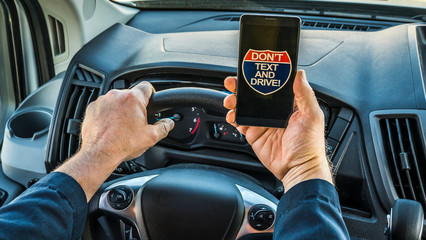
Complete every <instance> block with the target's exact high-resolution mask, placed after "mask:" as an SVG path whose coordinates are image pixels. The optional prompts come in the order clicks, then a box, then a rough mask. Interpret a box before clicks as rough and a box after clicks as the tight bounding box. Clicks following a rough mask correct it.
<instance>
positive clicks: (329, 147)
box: [325, 138, 339, 159]
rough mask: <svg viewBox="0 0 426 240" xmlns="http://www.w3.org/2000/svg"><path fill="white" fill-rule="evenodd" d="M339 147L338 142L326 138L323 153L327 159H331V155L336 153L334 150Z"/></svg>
mask: <svg viewBox="0 0 426 240" xmlns="http://www.w3.org/2000/svg"><path fill="white" fill-rule="evenodd" d="M338 145H339V142H338V141H336V140H334V139H332V138H327V144H326V146H325V153H326V154H327V156H328V158H329V159H333V155H334V153H335V152H336V148H337V146H338Z"/></svg>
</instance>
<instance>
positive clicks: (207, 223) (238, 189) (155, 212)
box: [88, 88, 278, 240]
mask: <svg viewBox="0 0 426 240" xmlns="http://www.w3.org/2000/svg"><path fill="white" fill-rule="evenodd" d="M225 96H227V94H226V93H223V92H220V91H216V90H211V89H204V88H175V89H168V90H163V91H159V92H156V93H154V94H153V95H152V97H151V99H150V103H149V105H148V114H153V113H156V112H160V111H164V110H168V109H171V108H176V107H193V106H196V107H202V108H206V109H211V110H214V111H216V112H221V113H224V114H225V113H226V112H227V110H226V109H225V108H224V107H223V106H222V104H223V99H224V97H225ZM277 203H278V200H277V199H276V198H275V197H274V196H273V195H272V194H271V193H269V192H267V191H266V190H265V189H264V188H263V187H262V186H261V184H260V183H259V182H258V181H257V180H256V179H254V178H252V177H250V176H248V175H246V174H243V173H240V172H237V171H234V170H230V169H225V168H221V167H214V166H209V165H202V164H178V165H173V166H171V167H167V168H163V169H156V170H151V171H146V172H142V173H137V174H133V175H129V176H126V177H123V178H120V179H116V180H114V181H111V182H107V183H105V184H103V185H102V187H101V188H100V189H99V190H98V191H97V193H96V194H95V195H94V197H93V198H92V200H91V201H90V203H89V214H88V223H90V222H93V220H94V219H96V218H98V217H99V216H103V215H108V216H109V217H110V218H113V219H116V220H118V219H119V220H121V221H123V222H125V223H127V224H129V225H131V226H133V227H134V228H135V229H136V230H137V234H138V235H139V237H140V239H150V240H163V239H185V240H192V239H197V240H198V239H212V240H213V239H214V240H217V239H272V233H273V231H274V223H275V215H276V209H277ZM89 228H90V226H89ZM104 228H105V227H104ZM90 235H91V237H92V238H95V239H96V238H97V237H96V234H95V231H93V230H90Z"/></svg>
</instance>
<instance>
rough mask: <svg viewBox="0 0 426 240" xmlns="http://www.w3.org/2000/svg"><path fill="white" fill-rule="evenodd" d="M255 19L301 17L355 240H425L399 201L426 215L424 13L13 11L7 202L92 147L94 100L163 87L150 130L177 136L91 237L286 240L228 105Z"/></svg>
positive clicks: (26, 4) (4, 20)
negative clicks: (86, 143) (158, 125)
mask: <svg viewBox="0 0 426 240" xmlns="http://www.w3.org/2000/svg"><path fill="white" fill-rule="evenodd" d="M244 13H254V14H274V15H290V16H298V17H299V18H300V19H301V20H302V25H301V36H300V47H299V60H298V69H303V70H305V71H306V75H307V78H308V81H309V83H310V85H311V86H312V88H313V89H314V91H315V94H316V97H317V99H318V103H319V105H320V107H321V110H322V111H323V113H324V118H325V123H326V127H325V136H326V152H327V155H328V158H329V159H330V161H331V162H332V173H333V176H334V179H335V186H336V189H337V192H338V194H339V200H340V204H341V209H342V215H343V218H344V221H345V224H346V226H347V228H348V231H349V234H350V237H351V239H419V238H418V236H419V234H420V237H421V238H422V239H423V238H426V233H425V232H423V226H424V223H423V215H421V217H420V219H419V217H418V216H417V218H416V220H413V214H409V212H410V211H409V210H410V209H411V207H412V205H410V203H412V202H411V201H407V202H404V204H399V205H398V204H396V203H397V202H398V201H396V200H397V199H407V200H412V201H416V202H419V203H420V204H421V205H422V207H423V208H425V207H426V194H425V186H426V142H425V141H426V139H425V134H426V129H425V127H424V126H426V110H425V109H426V82H425V80H424V79H423V76H424V75H425V74H426V66H425V64H426V63H424V62H423V60H425V58H426V25H425V22H426V3H425V2H417V1H401V0H392V1H375V0H371V1H370V0H365V1H356V0H354V1H346V0H342V1H305V0H300V1H261V0H248V1H241V0H228V1H191V0H188V1H173V0H133V1H132V0H38V1H34V0H33V1H31V0H15V1H8V0H3V1H0V46H1V47H0V84H1V87H0V136H2V137H1V138H0V144H1V150H0V151H1V167H0V169H1V171H0V206H4V205H6V204H8V203H10V202H11V201H12V200H13V199H15V198H16V197H17V196H18V195H19V194H20V193H22V192H23V191H25V189H27V188H29V187H30V186H31V185H33V184H34V183H36V182H37V181H38V180H39V179H41V178H42V177H43V176H45V175H47V174H48V173H50V172H51V171H53V170H54V169H55V168H57V167H58V166H60V165H61V164H62V163H63V162H64V161H65V160H67V159H68V158H70V157H71V156H73V155H74V154H75V153H76V152H77V151H78V149H79V146H80V144H81V138H80V126H81V123H82V121H83V118H84V113H85V110H86V108H87V106H88V105H89V103H91V102H93V101H95V100H96V99H97V98H98V97H99V96H101V95H103V94H106V93H107V92H108V91H109V90H111V89H128V88H131V87H133V86H135V85H136V84H138V83H140V82H142V81H148V82H150V83H151V84H152V85H153V86H154V87H155V89H156V91H157V92H156V93H155V94H154V95H153V96H152V98H151V100H150V103H149V105H148V115H149V117H148V122H149V123H154V122H155V121H157V120H158V119H160V118H172V119H173V120H174V121H175V127H174V129H173V130H172V131H171V132H170V134H169V135H168V137H167V138H165V139H163V140H162V141H160V142H159V143H158V144H157V145H155V146H154V147H152V148H150V149H149V150H148V151H146V152H145V153H144V154H143V155H142V156H139V157H137V158H135V159H132V160H129V161H126V162H123V163H122V164H120V166H118V167H117V168H116V169H115V170H114V172H113V173H112V174H111V176H110V177H109V179H108V180H107V182H105V183H104V184H103V185H102V187H101V188H100V189H99V191H98V192H97V193H96V194H95V196H94V197H93V198H92V200H91V201H90V202H89V213H88V217H87V222H86V227H85V230H84V233H83V236H82V239H154V240H155V239H272V234H273V231H274V223H275V218H276V209H277V204H278V202H279V199H280V198H281V197H282V196H283V194H284V187H283V185H282V183H281V181H279V180H278V179H277V178H276V177H274V176H273V175H272V174H271V173H270V172H269V171H268V170H267V169H266V168H265V167H264V166H263V165H262V163H261V162H260V161H259V160H258V159H257V157H256V155H255V154H254V152H253V150H252V149H251V147H250V145H249V144H248V143H247V141H246V139H245V137H244V135H242V134H240V133H239V132H238V130H237V129H236V128H234V127H233V126H231V125H230V124H228V123H227V122H226V120H225V115H226V113H227V111H228V110H227V109H225V108H224V107H223V98H224V97H226V96H227V95H229V94H230V92H228V91H227V90H226V89H225V87H224V85H223V81H224V79H225V78H226V77H227V76H236V75H237V65H238V62H237V60H238V41H239V20H240V17H241V15H242V14H244ZM259 37H267V36H259ZM425 61H426V60H425ZM259 114H261V113H259ZM423 123H424V124H423ZM148 183H149V184H148ZM142 194H143V195H144V197H142ZM117 196H118V197H117ZM391 209H392V211H391ZM420 211H421V209H420V210H418V209H417V210H416V212H418V213H419V214H420ZM391 212H392V214H391ZM259 214H262V215H261V217H260V216H259ZM421 214H423V212H422V213H421ZM419 216H420V215H419ZM395 232H398V233H402V234H403V235H404V234H405V235H406V236H410V237H407V238H397V237H395V238H391V236H392V234H393V233H395ZM200 236H203V237H200ZM412 236H417V238H416V237H412Z"/></svg>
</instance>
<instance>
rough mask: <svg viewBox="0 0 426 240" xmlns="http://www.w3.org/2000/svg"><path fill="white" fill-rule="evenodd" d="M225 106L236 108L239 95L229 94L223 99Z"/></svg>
mask: <svg viewBox="0 0 426 240" xmlns="http://www.w3.org/2000/svg"><path fill="white" fill-rule="evenodd" d="M223 106H224V107H225V108H227V109H234V108H235V107H236V106H237V97H236V96H235V94H232V95H229V96H227V97H226V98H225V99H223Z"/></svg>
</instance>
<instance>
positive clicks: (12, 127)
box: [8, 110, 52, 139]
mask: <svg viewBox="0 0 426 240" xmlns="http://www.w3.org/2000/svg"><path fill="white" fill-rule="evenodd" d="M51 119H52V114H50V113H49V112H46V111H43V110H31V111H26V112H21V113H18V114H16V115H14V116H13V117H12V118H11V119H10V120H9V123H8V128H9V131H10V133H11V135H12V136H15V137H18V138H32V139H35V138H37V137H38V136H41V135H43V134H44V133H47V131H48V130H49V125H50V121H51Z"/></svg>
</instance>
